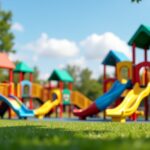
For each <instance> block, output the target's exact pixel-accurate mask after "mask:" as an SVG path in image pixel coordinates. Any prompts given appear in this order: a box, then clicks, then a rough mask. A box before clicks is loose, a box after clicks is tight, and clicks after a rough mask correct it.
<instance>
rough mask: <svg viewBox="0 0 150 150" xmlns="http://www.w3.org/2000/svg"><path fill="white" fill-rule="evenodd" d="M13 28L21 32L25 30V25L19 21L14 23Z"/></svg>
mask: <svg viewBox="0 0 150 150" xmlns="http://www.w3.org/2000/svg"><path fill="white" fill-rule="evenodd" d="M11 29H12V30H14V31H19V32H23V31H24V27H23V25H22V24H20V23H18V22H16V23H14V24H12V26H11Z"/></svg>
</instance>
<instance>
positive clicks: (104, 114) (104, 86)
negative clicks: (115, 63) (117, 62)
mask: <svg viewBox="0 0 150 150" xmlns="http://www.w3.org/2000/svg"><path fill="white" fill-rule="evenodd" d="M103 69H104V70H103V72H104V74H103V94H104V93H105V92H106V84H105V81H106V78H107V74H106V71H107V70H106V65H104V68H103ZM103 119H104V120H105V119H106V111H105V110H104V112H103Z"/></svg>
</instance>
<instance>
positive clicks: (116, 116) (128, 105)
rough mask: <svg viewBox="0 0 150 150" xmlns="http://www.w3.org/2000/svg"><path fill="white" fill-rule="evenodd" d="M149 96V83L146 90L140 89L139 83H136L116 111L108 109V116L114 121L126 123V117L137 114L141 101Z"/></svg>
mask: <svg viewBox="0 0 150 150" xmlns="http://www.w3.org/2000/svg"><path fill="white" fill-rule="evenodd" d="M149 94H150V83H148V85H147V87H146V88H140V85H139V83H136V84H135V85H134V88H133V89H132V90H131V91H130V92H129V93H128V94H127V96H126V97H125V99H124V100H123V102H122V103H121V104H120V105H119V106H117V107H116V108H114V109H108V110H107V111H106V115H107V116H111V117H112V120H113V121H118V122H125V121H126V117H128V116H131V115H132V114H133V113H134V112H136V110H137V109H138V107H139V105H140V103H141V101H142V100H143V99H144V98H146V97H147V96H148V95H149Z"/></svg>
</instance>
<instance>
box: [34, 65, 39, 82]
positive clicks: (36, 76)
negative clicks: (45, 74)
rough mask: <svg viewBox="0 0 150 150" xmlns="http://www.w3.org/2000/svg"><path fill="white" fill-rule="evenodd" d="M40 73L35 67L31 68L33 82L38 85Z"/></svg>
mask: <svg viewBox="0 0 150 150" xmlns="http://www.w3.org/2000/svg"><path fill="white" fill-rule="evenodd" d="M39 74H40V71H39V69H38V67H37V66H34V67H33V82H36V83H40V80H39Z"/></svg>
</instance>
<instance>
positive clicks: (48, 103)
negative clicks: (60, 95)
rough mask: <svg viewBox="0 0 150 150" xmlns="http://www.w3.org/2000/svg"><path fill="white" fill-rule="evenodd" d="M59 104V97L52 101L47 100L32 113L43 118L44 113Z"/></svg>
mask: <svg viewBox="0 0 150 150" xmlns="http://www.w3.org/2000/svg"><path fill="white" fill-rule="evenodd" d="M59 104H60V100H59V99H56V100H54V101H51V100H48V101H46V102H45V103H44V104H43V105H42V106H41V107H40V108H37V109H35V110H34V114H35V116H36V117H38V118H43V117H44V116H45V115H46V114H48V113H49V112H50V111H51V110H52V109H53V108H55V107H56V106H58V105H59Z"/></svg>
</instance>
